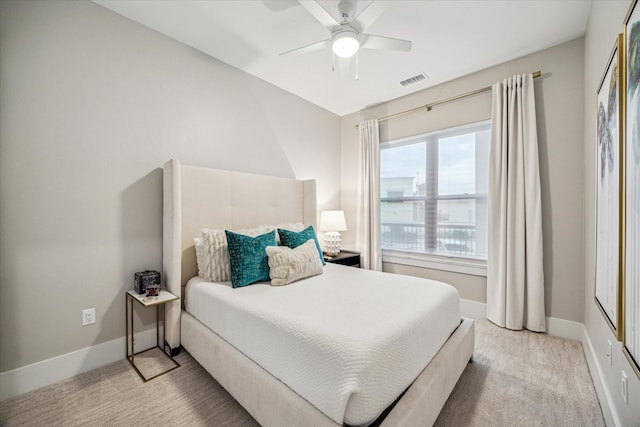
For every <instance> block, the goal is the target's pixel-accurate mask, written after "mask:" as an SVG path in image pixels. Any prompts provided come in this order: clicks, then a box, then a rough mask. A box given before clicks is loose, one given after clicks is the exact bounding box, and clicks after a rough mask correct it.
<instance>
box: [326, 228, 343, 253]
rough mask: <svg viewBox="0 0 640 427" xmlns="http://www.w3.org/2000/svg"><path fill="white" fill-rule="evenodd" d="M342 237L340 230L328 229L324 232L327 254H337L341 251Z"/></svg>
mask: <svg viewBox="0 0 640 427" xmlns="http://www.w3.org/2000/svg"><path fill="white" fill-rule="evenodd" d="M340 246H342V239H341V238H340V232H339V231H327V232H325V233H324V247H325V251H326V252H327V255H329V256H336V255H338V254H339V253H340Z"/></svg>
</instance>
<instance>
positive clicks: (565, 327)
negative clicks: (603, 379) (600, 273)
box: [460, 298, 583, 341]
mask: <svg viewBox="0 0 640 427" xmlns="http://www.w3.org/2000/svg"><path fill="white" fill-rule="evenodd" d="M460 315H462V316H464V317H471V318H473V319H484V318H486V317H487V304H486V303H484V302H478V301H471V300H468V299H462V298H460ZM582 330H583V325H582V323H579V322H573V321H571V320H564V319H558V318H557V317H547V333H548V334H549V335H553V336H554V337H560V338H568V339H571V340H577V341H582V336H583V332H582Z"/></svg>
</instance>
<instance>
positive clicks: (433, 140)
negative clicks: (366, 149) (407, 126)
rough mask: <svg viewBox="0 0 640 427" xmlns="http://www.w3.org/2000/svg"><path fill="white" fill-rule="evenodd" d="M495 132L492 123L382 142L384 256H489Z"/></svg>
mask: <svg viewBox="0 0 640 427" xmlns="http://www.w3.org/2000/svg"><path fill="white" fill-rule="evenodd" d="M490 131H491V124H490V122H489V121H486V122H481V123H475V124H472V125H467V126H462V127H458V128H453V129H446V130H442V131H438V132H433V133H428V134H425V135H419V136H415V137H411V138H407V139H402V140H398V141H390V142H386V143H383V144H381V145H380V193H381V194H380V201H381V205H380V216H381V223H382V224H381V225H382V230H381V231H382V248H383V256H384V254H385V253H390V252H391V251H393V252H396V254H397V252H402V253H411V254H413V255H415V254H427V255H435V256H440V257H448V258H460V259H463V258H464V259H471V260H486V259H487V188H488V166H489V139H490ZM414 258H415V257H414ZM446 269H449V268H446Z"/></svg>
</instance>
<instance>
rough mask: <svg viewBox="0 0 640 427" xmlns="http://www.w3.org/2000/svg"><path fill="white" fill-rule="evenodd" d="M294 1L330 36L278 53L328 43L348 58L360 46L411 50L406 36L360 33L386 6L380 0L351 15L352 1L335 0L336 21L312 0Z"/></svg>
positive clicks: (315, 49)
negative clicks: (336, 6)
mask: <svg viewBox="0 0 640 427" xmlns="http://www.w3.org/2000/svg"><path fill="white" fill-rule="evenodd" d="M298 3H300V5H302V7H304V8H305V9H306V10H307V12H309V13H310V14H311V15H312V16H313V17H314V18H316V19H317V20H318V21H319V22H320V23H321V24H322V25H323V26H324V27H325V28H326V29H327V30H329V32H330V33H331V37H330V38H328V39H326V40H322V41H320V42H316V43H312V44H310V45H307V46H303V47H299V48H296V49H292V50H289V51H287V52H283V53H281V54H280V55H286V54H290V53H307V52H313V51H317V50H321V49H325V48H327V47H329V46H331V49H332V51H333V53H334V54H335V55H337V56H339V57H340V58H350V57H352V56H353V55H355V54H356V53H357V52H358V51H359V50H360V48H362V49H384V50H397V51H403V52H408V51H410V50H411V42H410V41H409V40H400V39H394V38H391V37H383V36H376V35H372V34H365V33H364V31H365V30H366V29H367V28H368V27H369V25H371V24H372V23H373V22H374V21H375V20H376V19H377V18H378V17H379V16H380V14H381V13H382V12H383V11H384V8H385V7H386V6H385V5H384V4H383V2H381V1H375V0H374V1H372V2H371V3H370V4H369V6H368V7H367V8H366V9H365V10H363V11H362V12H361V13H360V14H359V15H358V16H355V15H354V7H353V4H354V1H353V0H342V1H341V2H340V3H339V4H338V12H339V14H340V22H338V21H336V20H335V19H334V17H333V16H331V15H330V14H329V13H328V12H327V11H326V10H325V9H324V8H323V7H322V6H320V4H318V3H317V2H316V1H315V0H298ZM334 70H335V66H334Z"/></svg>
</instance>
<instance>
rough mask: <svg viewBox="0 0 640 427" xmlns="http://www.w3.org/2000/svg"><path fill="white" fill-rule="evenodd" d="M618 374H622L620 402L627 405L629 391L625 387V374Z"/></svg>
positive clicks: (622, 372)
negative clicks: (622, 401)
mask: <svg viewBox="0 0 640 427" xmlns="http://www.w3.org/2000/svg"><path fill="white" fill-rule="evenodd" d="M620 373H621V374H622V390H621V391H622V400H624V403H626V404H627V405H628V404H629V389H628V387H627V374H625V373H624V371H620Z"/></svg>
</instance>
